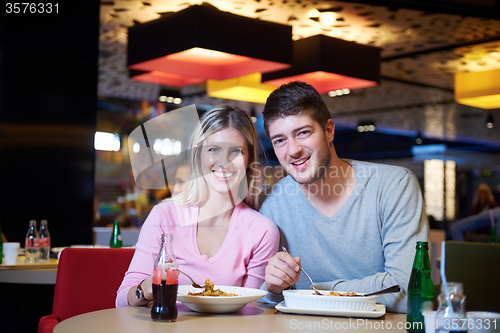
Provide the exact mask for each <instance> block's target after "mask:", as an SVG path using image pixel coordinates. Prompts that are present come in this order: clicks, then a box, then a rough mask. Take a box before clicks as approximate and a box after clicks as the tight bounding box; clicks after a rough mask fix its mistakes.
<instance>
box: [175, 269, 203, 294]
mask: <svg viewBox="0 0 500 333" xmlns="http://www.w3.org/2000/svg"><path fill="white" fill-rule="evenodd" d="M178 271H179V273H182V274H184V275H185V276H187V278H188V279H189V280H191V282H192V283H191V285H192V286H193V287H195V288H203V289H205V288H206V287H207V285H203V286H200V285H199V284H198V283H196V282H194V280H193V279H192V278H191V277H190V276H189V275H187V274H186V273H184V272H183V271H181V270H180V269H179V270H178Z"/></svg>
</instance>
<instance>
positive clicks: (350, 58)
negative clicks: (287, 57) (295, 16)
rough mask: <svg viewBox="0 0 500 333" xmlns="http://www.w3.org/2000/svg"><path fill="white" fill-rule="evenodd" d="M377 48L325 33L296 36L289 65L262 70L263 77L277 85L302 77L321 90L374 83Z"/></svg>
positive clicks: (376, 79)
mask: <svg viewBox="0 0 500 333" xmlns="http://www.w3.org/2000/svg"><path fill="white" fill-rule="evenodd" d="M380 51H381V49H380V48H378V47H373V46H367V45H362V44H357V43H354V42H349V41H345V40H342V39H338V38H333V37H329V36H325V35H315V36H311V37H307V38H304V39H299V40H296V41H294V42H293V63H292V67H290V68H288V69H284V70H280V71H275V72H272V73H266V74H263V75H262V81H263V83H266V84H271V85H276V86H279V85H282V84H286V83H288V82H290V81H304V82H307V83H309V84H310V85H312V86H313V87H314V88H316V90H317V91H318V92H319V93H320V94H325V93H328V92H329V91H333V90H338V89H350V90H354V89H360V88H368V87H374V86H377V85H378V84H379V83H380Z"/></svg>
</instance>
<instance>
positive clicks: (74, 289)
mask: <svg viewBox="0 0 500 333" xmlns="http://www.w3.org/2000/svg"><path fill="white" fill-rule="evenodd" d="M133 255H134V249H89V248H67V249H64V250H63V251H62V252H61V256H60V258H59V265H58V268H57V277H56V284H55V290H54V303H53V306H52V314H50V315H47V316H43V317H42V318H40V322H39V323H38V333H52V331H53V329H54V326H56V325H57V324H58V323H59V322H60V321H62V320H64V319H66V318H69V317H73V316H76V315H79V314H82V313H86V312H91V311H97V310H102V309H109V308H114V307H115V299H116V291H117V290H118V287H119V286H120V284H121V282H122V280H123V276H124V275H125V272H126V271H127V269H128V267H129V265H130V261H131V260H132V256H133Z"/></svg>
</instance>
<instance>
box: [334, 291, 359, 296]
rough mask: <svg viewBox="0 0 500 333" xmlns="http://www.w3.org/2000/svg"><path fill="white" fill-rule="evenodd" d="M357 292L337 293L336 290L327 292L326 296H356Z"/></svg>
mask: <svg viewBox="0 0 500 333" xmlns="http://www.w3.org/2000/svg"><path fill="white" fill-rule="evenodd" d="M357 295H358V294H356V293H353V292H350V291H348V292H345V293H338V292H336V291H330V293H329V294H327V295H326V296H357Z"/></svg>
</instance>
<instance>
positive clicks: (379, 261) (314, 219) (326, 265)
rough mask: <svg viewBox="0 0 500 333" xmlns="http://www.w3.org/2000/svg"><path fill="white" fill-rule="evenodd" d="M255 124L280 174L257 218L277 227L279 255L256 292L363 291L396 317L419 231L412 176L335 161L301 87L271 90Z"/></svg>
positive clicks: (319, 104)
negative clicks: (262, 131) (385, 292)
mask: <svg viewBox="0 0 500 333" xmlns="http://www.w3.org/2000/svg"><path fill="white" fill-rule="evenodd" d="M263 113H264V126H265V129H266V132H267V134H268V136H269V138H270V139H271V142H272V144H273V147H274V151H275V153H276V156H277V157H278V160H279V162H280V164H281V166H282V167H283V168H284V169H285V170H286V172H287V173H288V176H287V177H285V178H284V179H282V180H281V181H280V182H279V183H278V184H276V185H275V186H274V187H273V190H272V192H271V194H270V195H269V196H268V197H267V199H266V200H265V201H264V203H263V204H262V207H261V209H260V212H261V213H263V214H264V215H266V216H268V217H269V218H271V219H272V220H273V221H274V222H275V223H276V224H277V225H278V227H279V228H280V233H281V245H283V246H285V247H287V249H288V251H289V252H290V253H291V254H292V255H294V256H296V257H293V258H292V256H290V255H289V254H288V253H285V252H279V253H278V254H277V255H275V256H274V257H273V258H271V259H270V260H269V263H268V266H267V268H266V276H265V284H264V287H265V288H266V289H267V290H268V292H269V295H268V296H267V299H268V300H270V301H273V302H279V301H281V300H282V299H283V296H282V294H281V293H282V291H283V290H284V289H287V288H290V287H292V286H295V287H296V288H297V289H307V288H309V287H310V284H309V283H308V281H307V279H305V278H303V279H301V276H300V269H299V264H300V265H302V266H303V268H304V269H305V270H306V271H307V272H308V273H309V275H310V276H311V277H312V279H313V280H314V281H315V284H316V287H317V288H318V289H326V290H337V291H354V292H361V293H362V292H373V291H377V290H381V289H384V288H387V287H390V286H392V285H396V284H397V285H400V286H401V289H402V291H401V292H400V293H397V294H388V295H382V296H379V303H382V304H385V305H386V306H387V308H388V310H389V311H393V312H406V303H407V301H406V288H407V286H408V281H409V277H410V272H411V267H412V263H413V258H414V255H415V245H416V242H417V241H427V242H428V241H429V227H428V222H427V218H426V214H425V211H424V207H423V199H422V194H421V191H420V187H419V184H418V181H417V179H416V177H415V176H414V175H413V173H411V171H409V170H407V169H405V168H401V167H396V166H389V165H382V164H374V163H368V162H361V161H354V160H345V159H340V158H339V157H338V156H337V153H336V151H335V147H334V144H333V142H334V134H335V124H334V122H333V120H332V119H331V116H330V112H329V111H328V109H327V107H326V105H325V103H324V102H323V100H322V99H321V96H320V95H319V94H318V92H317V91H316V90H315V89H314V88H313V87H312V86H310V85H309V84H306V83H304V82H290V83H288V84H286V85H283V86H281V87H280V88H278V89H276V90H275V91H274V92H273V93H271V95H270V96H269V98H268V99H267V103H266V105H265V107H264V112H263Z"/></svg>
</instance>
